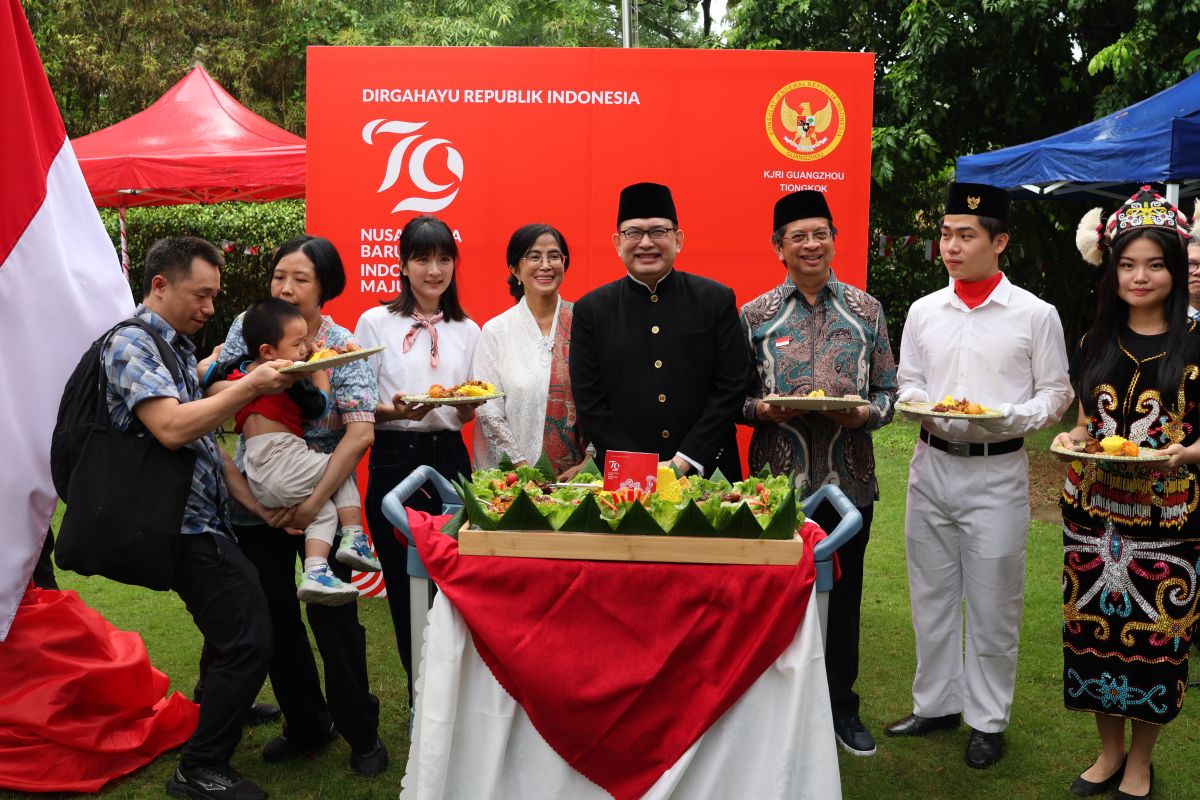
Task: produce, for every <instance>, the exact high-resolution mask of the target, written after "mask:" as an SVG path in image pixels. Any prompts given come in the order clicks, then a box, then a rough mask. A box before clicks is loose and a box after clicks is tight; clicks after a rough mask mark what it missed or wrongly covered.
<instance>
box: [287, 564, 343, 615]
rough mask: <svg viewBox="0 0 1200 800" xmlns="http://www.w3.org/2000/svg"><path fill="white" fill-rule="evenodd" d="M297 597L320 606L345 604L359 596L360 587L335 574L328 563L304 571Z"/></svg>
mask: <svg viewBox="0 0 1200 800" xmlns="http://www.w3.org/2000/svg"><path fill="white" fill-rule="evenodd" d="M296 597H298V598H300V599H301V600H303V601H304V602H306V603H316V604H317V605H319V606H344V605H346V604H347V603H353V602H354V601H355V599H357V598H358V589H355V588H354V587H353V586H351V585H350V584H348V583H345V582H344V581H342V579H341V578H339V577H338V576H337V575H334V574H333V571H332V570H330V569H329V565H328V564H326V565H325V566H323V567H319V568H317V569H312V570H309V571H308V572H306V573H304V578H303V579H302V580H301V581H300V587H299V588H298V589H297V590H296Z"/></svg>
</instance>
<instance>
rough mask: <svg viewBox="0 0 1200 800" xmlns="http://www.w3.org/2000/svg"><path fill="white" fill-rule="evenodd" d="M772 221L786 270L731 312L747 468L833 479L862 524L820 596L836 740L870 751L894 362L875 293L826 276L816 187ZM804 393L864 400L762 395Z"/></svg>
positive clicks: (824, 517)
mask: <svg viewBox="0 0 1200 800" xmlns="http://www.w3.org/2000/svg"><path fill="white" fill-rule="evenodd" d="M773 230H774V233H773V234H772V237H771V241H772V244H774V246H775V254H776V255H777V256H778V257H779V260H780V261H781V262H782V263H783V265H784V267H785V268H786V269H787V278H786V279H785V280H784V282H783V283H782V284H780V285H779V286H777V287H775V288H774V289H772V290H771V291H769V292H767V293H766V294H764V295H762V296H761V297H758V298H756V299H755V300H753V301H751V302H750V303H747V304H746V306H745V307H744V308H743V309H742V314H741V320H742V329H743V331H744V333H745V336H746V340H747V342H748V344H749V347H750V350H751V358H752V360H753V364H752V367H751V370H750V377H749V381H748V384H749V385H748V388H747V397H746V401H745V403H744V404H743V408H742V412H743V416H744V417H745V421H746V422H747V423H748V424H750V425H753V426H754V436H753V437H752V438H751V440H750V472H751V473H752V474H753V473H755V472H757V471H758V470H760V469H761V468H762V467H763V465H768V466H770V468H771V471H772V472H774V473H795V476H796V490H797V491H798V492H800V494H801V496H807V495H809V494H811V493H812V491H813V490H814V489H816V488H817V487H818V486H821V485H823V484H826V483H831V484H834V485H836V486H838V487H840V488H841V490H842V491H843V492H845V493H846V496H847V497H848V498H849V499H850V501H851V502H852V503H854V505H855V506H857V507H858V510H859V511H860V512H861V513H862V518H863V526H862V531H861V532H860V533H859V535H858V536H856V537H854V539H852V540H851V541H850V542H848V543H847V544H845V545H843V546H842V548H841V549H840V550H839V551H838V562H839V564H840V565H841V569H842V577H841V579H840V580H839V581H838V582H837V583H836V584H835V585H834V588H833V591H831V592H830V593H829V625H828V631H829V636H828V640H827V642H826V646H825V649H826V655H825V668H826V674H827V677H828V680H829V694H830V701H831V704H832V708H833V718H834V725H833V727H834V733H835V734H836V735H837V739H838V743H839V744H840V745H841V746H842V747H843V748H844V749H845V750H846V751H847V752H849V753H851V754H853V755H858V756H869V755H873V754H874V753H875V740H874V739H873V738H872V737H871V733H870V731H868V730H867V729H866V727H865V726H864V725H863V723H862V720H861V719H860V718H859V709H858V695H857V694H855V692H854V682H855V680H856V679H857V677H858V627H859V606H860V605H861V601H862V581H863V557H864V555H865V553H866V548H867V540H868V538H869V537H870V535H871V516H872V511H873V509H874V504H875V501H876V500H877V499H878V498H879V483H878V482H877V481H876V480H875V455H874V452H873V451H872V448H871V434H870V431H873V430H875V429H876V428H879V427H881V426H883V425H886V424H887V423H888V422H889V421H890V420H891V418H892V406H893V403H894V402H895V400H896V362H895V359H894V358H893V357H892V349H891V346H890V345H889V343H888V335H887V324H886V323H885V321H884V317H883V308H882V307H881V306H880V304H879V301H878V300H876V299H875V298H874V297H871V295H869V294H867V293H866V292H864V291H862V290H861V289H858V288H857V287H854V286H850V285H849V284H845V283H842V282H841V281H839V280H838V279H837V276H836V275H834V272H833V268H832V263H833V257H834V240H835V239H836V237H837V228H835V227H834V226H833V214H832V213H831V212H830V210H829V205H828V204H827V203H826V201H825V196H824V195H822V194H821V193H820V192H816V191H800V192H794V193H792V194H789V195H787V196H786V197H783V198H782V199H781V200H779V202H777V203H776V204H775V215H774V228H773ZM815 390H821V391H823V392H824V393H825V395H826V396H827V397H842V396H845V395H856V396H858V397H859V398H861V399H863V400H866V401H868V402H867V403H866V404H865V405H860V406H856V407H853V408H847V409H845V410H842V411H814V412H806V411H798V410H795V409H787V408H780V407H778V406H774V405H771V404H769V403H766V402H764V401H763V399H762V398H763V397H765V396H767V395H772V394H779V395H805V394H808V393H809V392H811V391H815ZM814 521H815V522H817V523H818V524H820V525H821V526H822V527H824V528H826V529H827V530H829V529H831V528H832V527H833V526H834V525H835V524H836V523H837V521H838V517H837V515H836V513H834V512H832V511H831V510H830V509H829V508H828V506H827V505H826V506H824V507H823V509H822V512H820V513H818V514H817V516H816V517H815V518H814Z"/></svg>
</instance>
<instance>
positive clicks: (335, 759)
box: [0, 421, 1200, 800]
mask: <svg viewBox="0 0 1200 800" xmlns="http://www.w3.org/2000/svg"><path fill="white" fill-rule="evenodd" d="M915 438H916V426H915V425H914V424H912V423H909V422H903V421H897V422H896V423H894V424H892V425H890V426H888V427H887V428H885V429H883V430H882V431H879V432H878V433H877V434H876V436H875V447H876V457H877V461H878V464H879V479H880V485H881V487H882V488H881V494H882V498H881V499H880V502H879V503H878V505H877V506H876V513H875V522H874V524H873V526H872V538H871V544H870V546H869V548H868V549H867V567H866V586H865V588H864V592H863V621H862V642H863V644H862V665H861V672H860V676H859V681H858V690H859V693H860V694H861V695H862V717H863V721H864V722H865V723H866V724H867V727H868V728H870V729H871V731H872V732H873V733H874V734H875V735H876V737H877V740H878V743H879V752H878V753H877V755H876V756H875V757H873V758H855V757H852V756H849V755H846V754H845V753H841V752H840V751H839V759H840V763H841V771H842V788H843V794H844V796H845V797H846V798H855V799H857V798H862V799H864V800H873V799H874V798H914V799H917V798H919V800H942V799H944V800H951V799H954V800H957V799H958V798H1060V797H1070V796H1071V795H1070V794H1069V792H1068V790H1067V787H1068V786H1069V785H1070V782H1071V780H1072V779H1073V778H1074V776H1075V775H1076V774H1078V773H1079V772H1080V771H1081V770H1082V769H1084V768H1085V767H1086V766H1087V765H1088V764H1089V763H1090V761H1091V759H1092V758H1093V757H1094V756H1095V754H1096V752H1097V739H1096V735H1095V726H1094V724H1093V722H1092V718H1091V716H1090V715H1085V714H1079V713H1074V712H1067V711H1066V710H1065V709H1064V708H1063V706H1062V677H1061V673H1062V656H1061V639H1060V620H1061V592H1060V572H1061V561H1062V549H1061V534H1060V533H1059V528H1058V526H1057V525H1055V524H1053V523H1047V522H1034V523H1033V525H1032V528H1031V531H1030V536H1029V558H1028V578H1027V588H1026V593H1025V619H1024V626H1023V630H1022V637H1021V657H1020V666H1019V669H1018V675H1017V689H1016V701H1015V704H1014V708H1013V715H1012V725H1011V727H1010V728H1009V730H1008V733H1007V736H1006V749H1007V752H1006V755H1005V758H1004V759H1003V760H1002V761H1001V762H1000V763H999V764H998V765H997V766H995V767H993V768H992V769H989V770H986V771H977V770H973V769H970V768H969V767H967V766H966V764H965V763H964V762H963V751H964V749H965V747H966V739H967V729H966V728H965V727H964V728H962V729H961V730H960V731H958V732H956V733H949V732H948V733H937V734H934V735H932V736H929V737H926V738H924V739H889V738H886V737H884V736H883V726H884V725H885V724H887V723H888V722H890V721H892V720H894V719H898V718H899V717H902V716H904V715H905V714H908V713H909V712H910V711H911V710H912V696H911V682H912V673H913V665H914V650H913V633H912V625H911V619H910V608H909V601H908V585H907V578H906V571H905V560H904V499H905V482H906V480H907V476H908V460H909V457H910V456H911V453H912V447H913V441H914V440H915ZM1050 438H1051V436H1050V434H1049V433H1044V434H1041V435H1039V436H1037V437H1033V438H1032V439H1031V440H1030V442H1029V449H1030V451H1031V454H1032V455H1033V456H1034V457H1035V459H1036V458H1038V457H1039V456H1042V454H1043V453H1044V451H1045V449H1046V447H1048V444H1049V440H1050ZM1043 466H1044V462H1043ZM1035 471H1036V470H1035ZM1044 471H1045V472H1046V473H1047V475H1048V476H1049V477H1047V478H1046V481H1047V483H1049V482H1052V481H1053V480H1054V474H1055V471H1054V470H1053V469H1048V470H1044ZM1057 474H1058V475H1059V477H1061V471H1059V472H1058V473H1057ZM1041 488H1042V489H1043V491H1042V493H1041V496H1042V497H1045V496H1046V494H1047V493H1046V491H1044V490H1045V488H1046V487H1041ZM1044 510H1045V509H1043V511H1044ZM1042 516H1043V517H1046V515H1045V514H1043V515H1042ZM60 583H61V585H62V587H63V588H65V589H74V590H75V591H78V592H79V593H80V595H81V596H82V597H83V599H84V600H85V601H86V602H87V603H88V604H89V605H90V606H92V607H93V608H96V609H98V610H99V611H100V612H101V613H102V614H104V616H105V617H107V618H108V619H109V620H110V621H111V622H112V623H113V624H114V625H116V626H117V627H119V628H124V629H127V630H136V631H139V632H140V633H141V634H142V637H143V639H144V640H145V642H146V646H147V649H148V650H149V652H150V657H151V659H152V660H153V662H154V664H155V665H156V666H157V667H158V668H159V669H161V670H162V671H164V672H166V673H167V674H168V675H169V676H170V677H171V687H172V689H174V690H178V691H183V692H185V693H188V692H190V691H191V688H192V685H193V683H194V682H195V680H196V661H197V657H198V655H199V650H200V640H199V636H198V634H197V633H196V630H195V628H193V627H192V624H191V621H190V619H189V618H188V616H187V614H186V612H185V611H184V609H183V606H182V604H181V603H180V602H179V600H178V599H177V598H176V597H175V596H174V595H171V594H166V593H157V592H150V591H148V590H142V589H135V588H130V587H126V586H121V585H119V584H114V583H112V582H110V581H106V580H104V579H100V578H80V577H79V576H76V575H73V574H71V573H63V574H61V575H60ZM360 609H361V611H360V614H361V616H362V619H363V624H364V625H365V626H366V628H367V645H368V650H369V652H368V659H369V663H370V665H371V683H372V690H373V691H374V692H375V693H376V694H377V695H379V697H380V700H381V702H382V708H381V716H382V731H381V735H382V737H383V740H384V742H385V743H386V744H387V746H388V749H389V750H390V751H391V756H392V762H391V765H390V766H389V767H388V770H387V772H385V773H384V774H383V775H382V776H380V777H379V778H376V779H375V780H371V781H368V780H364V779H362V778H359V777H357V776H355V775H354V774H353V773H352V772H350V770H349V767H348V762H347V760H348V758H349V751H348V750H347V748H346V745H345V743H343V742H339V743H338V744H336V745H334V746H332V747H331V748H330V749H329V750H328V751H326V752H325V753H324V754H322V755H321V756H319V757H318V758H316V759H314V760H312V761H301V762H298V763H290V764H284V765H272V764H266V763H264V762H263V761H262V760H261V758H260V757H259V753H260V751H261V749H262V746H263V744H264V743H266V742H267V741H268V740H269V739H270V738H271V737H273V736H275V735H277V734H278V733H279V731H280V724H279V723H278V722H276V723H273V724H270V725H266V726H262V727H259V728H252V729H248V730H247V734H246V737H245V738H244V739H243V741H242V744H241V746H240V747H239V749H238V751H237V754H236V755H235V758H234V764H235V766H237V767H238V768H239V769H241V770H242V771H243V772H244V773H246V774H247V775H248V776H250V777H252V778H253V779H254V780H256V781H258V782H259V783H261V784H262V785H263V786H264V787H265V788H267V789H268V790H269V791H270V793H271V796H272V797H274V798H299V799H301V800H304V799H306V798H338V800H342V799H343V798H344V799H345V800H356V799H357V798H394V797H395V796H396V795H397V793H398V791H399V786H400V778H401V776H402V775H403V771H404V763H405V760H406V757H407V750H408V735H407V725H408V712H407V700H406V698H405V697H404V694H405V692H404V688H403V687H404V674H403V671H402V668H401V666H400V661H399V658H398V657H397V655H396V650H395V646H394V639H393V636H392V630H391V620H390V619H389V617H388V612H387V606H386V603H385V602H383V601H378V600H366V601H363V602H362V603H360ZM1194 693H1196V696H1194V697H1189V698H1188V699H1187V701H1186V702H1185V703H1184V708H1183V712H1182V713H1181V714H1180V716H1179V717H1178V718H1177V719H1176V721H1175V722H1173V723H1172V724H1171V725H1170V726H1168V727H1167V729H1166V730H1165V732H1164V733H1163V736H1162V737H1161V738H1160V740H1159V744H1158V748H1157V751H1156V758H1155V763H1156V765H1157V769H1156V778H1157V781H1156V784H1155V797H1157V798H1179V799H1180V800H1186V799H1187V798H1194V797H1200V758H1197V753H1200V747H1197V745H1198V743H1200V722H1198V721H1197V714H1198V712H1197V710H1196V703H1197V702H1200V690H1194ZM262 699H264V700H268V701H269V700H271V694H270V686H269V685H268V686H267V687H266V688H265V689H264V690H263V695H262ZM175 760H176V756H175V754H173V753H172V754H167V755H164V756H162V757H161V758H159V759H158V760H156V761H155V762H154V763H153V764H151V765H150V766H148V767H147V768H145V769H143V770H141V771H140V772H138V773H136V774H134V775H132V776H130V777H129V778H127V779H125V780H122V781H119V782H117V783H115V784H113V785H111V786H110V787H108V789H107V790H106V791H104V792H103V796H104V797H105V798H114V799H115V798H122V799H124V798H130V799H136V800H141V799H142V798H160V797H163V796H164V792H163V788H162V787H163V783H164V782H165V781H166V779H167V776H168V775H169V774H170V771H171V769H173V767H174V764H175ZM20 796H23V795H15V794H11V793H4V792H0V797H3V798H12V797H20ZM39 797H46V795H39ZM479 800H483V798H480V799H479ZM683 800H692V798H685V799H683ZM696 800H700V799H699V798H697V799H696ZM713 800H742V799H741V798H713ZM748 800H749V799H748Z"/></svg>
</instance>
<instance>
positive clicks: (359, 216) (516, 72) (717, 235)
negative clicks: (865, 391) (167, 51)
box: [308, 47, 874, 391]
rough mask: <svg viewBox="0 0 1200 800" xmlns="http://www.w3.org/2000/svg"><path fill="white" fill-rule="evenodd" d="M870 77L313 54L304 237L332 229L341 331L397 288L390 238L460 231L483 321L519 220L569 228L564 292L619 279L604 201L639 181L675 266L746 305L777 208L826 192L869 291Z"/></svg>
mask: <svg viewBox="0 0 1200 800" xmlns="http://www.w3.org/2000/svg"><path fill="white" fill-rule="evenodd" d="M873 69H874V56H872V55H871V54H869V53H808V52H758V51H728V50H639V49H634V50H617V49H582V48H566V49H559V48H490V47H479V48H424V47H412V48H409V47H387V48H383V47H380V48H374V47H371V48H327V47H315V48H309V51H308V229H309V232H310V233H313V234H317V235H321V236H326V237H329V238H330V239H332V240H333V242H334V243H335V244H336V245H337V248H338V250H339V252H340V253H341V254H342V258H343V260H344V261H345V264H346V271H347V277H348V279H349V280H348V287H347V291H346V293H345V294H344V295H342V297H340V298H338V299H337V300H335V301H332V302H331V303H329V304H328V306H327V310H328V311H329V312H330V313H331V314H332V315H333V317H334V318H335V319H336V320H337V321H338V322H340V323H341V324H343V325H345V326H346V327H348V328H350V329H353V328H354V327H355V324H356V322H357V320H358V316H359V314H361V313H362V311H364V310H365V309H367V308H369V307H371V306H373V305H375V304H376V303H377V302H378V301H379V300H384V299H389V298H391V297H393V296H394V295H395V294H396V292H397V290H398V288H399V286H400V281H399V266H398V263H397V262H398V260H399V258H398V254H399V244H398V240H399V235H400V231H401V229H402V228H403V226H404V224H405V223H406V222H407V221H408V220H410V219H412V218H413V217H414V216H416V215H418V214H421V213H433V214H436V215H437V216H438V217H440V218H441V219H443V220H445V221H446V222H447V223H448V224H449V226H450V227H451V228H452V229H453V230H454V231H455V234H456V236H457V237H458V239H459V243H460V249H461V253H462V261H461V263H460V266H459V273H458V275H459V277H458V280H459V286H460V292H461V296H462V299H463V304H464V306H465V307H466V309H467V312H468V313H469V314H470V315H471V317H472V318H473V319H475V320H476V321H477V322H479V323H480V324H482V323H483V322H485V321H486V320H488V319H490V318H491V317H493V316H495V315H496V314H498V313H500V312H501V311H503V310H505V309H506V308H508V307H509V306H510V305H511V302H512V301H511V298H510V297H509V296H508V294H507V288H506V286H505V278H506V275H507V270H506V268H505V264H504V251H505V246H506V245H507V243H508V238H509V236H510V235H511V234H512V232H513V231H514V230H516V229H517V228H518V227H520V226H521V225H523V224H525V223H528V222H547V223H550V224H551V225H554V226H555V227H557V228H559V229H560V230H561V231H562V232H563V233H564V235H565V236H566V239H567V243H568V244H569V245H570V248H571V255H572V260H571V268H570V270H569V272H568V274H567V277H566V280H565V282H564V283H563V287H562V293H563V296H564V297H565V298H566V299H568V300H574V299H576V298H578V297H579V296H580V295H582V294H584V293H585V292H587V291H588V290H589V289H592V288H594V287H596V286H599V285H600V284H602V283H606V282H608V281H611V280H614V279H616V278H618V277H620V276H621V275H623V274H625V272H624V267H623V266H622V264H621V262H620V261H619V260H618V259H617V257H616V254H615V251H614V249H613V245H612V233H613V231H614V230H615V226H616V208H617V195H618V193H619V192H620V190H621V187H623V186H625V185H627V184H630V183H635V182H638V181H656V182H659V183H665V184H667V185H669V186H670V187H671V190H672V192H673V194H674V197H675V204H676V207H677V209H678V212H679V227H680V229H681V230H683V231H684V233H685V234H686V240H685V246H684V248H683V252H682V253H681V254H680V255H679V257H678V259H677V260H676V266H677V267H679V268H681V269H683V270H685V271H688V272H693V273H697V274H700V275H706V276H708V277H710V278H714V279H716V280H718V281H721V282H723V283H725V284H727V285H729V286H732V287H733V289H734V290H735V292H736V293H737V298H738V303H739V304H742V303H745V302H748V301H749V300H751V299H753V298H754V297H756V296H757V295H759V294H761V293H762V292H764V291H766V290H767V289H769V288H771V287H772V286H775V285H776V284H778V283H780V282H781V281H782V280H783V278H784V276H785V273H784V269H783V266H782V265H781V264H780V263H779V261H778V259H777V258H776V256H775V253H774V251H773V250H772V248H771V243H770V234H771V210H772V206H773V204H774V203H775V201H776V200H777V199H778V198H779V197H781V196H782V195H784V194H787V193H788V192H791V191H794V190H797V189H807V188H815V189H820V190H821V191H824V192H825V193H826V197H827V198H828V201H829V205H830V207H831V209H832V211H833V214H834V218H835V221H836V223H837V227H838V230H839V235H838V240H837V256H836V258H835V260H834V268H835V269H836V271H837V273H838V277H839V278H841V279H842V280H844V281H848V282H850V283H854V284H856V285H858V286H863V285H864V284H865V279H866V263H867V248H868V246H869V242H868V231H867V209H868V205H869V199H870V198H869V193H870V164H871V102H872V93H873ZM425 388H427V387H411V390H413V391H422V390H424V389H425Z"/></svg>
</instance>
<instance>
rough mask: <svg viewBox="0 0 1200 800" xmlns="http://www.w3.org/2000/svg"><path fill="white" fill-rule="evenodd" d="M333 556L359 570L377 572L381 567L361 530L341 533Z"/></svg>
mask: <svg viewBox="0 0 1200 800" xmlns="http://www.w3.org/2000/svg"><path fill="white" fill-rule="evenodd" d="M334 558H336V559H337V560H338V561H340V562H342V563H343V564H346V565H348V566H351V567H354V568H355V569H357V570H359V571H361V572H379V571H380V570H381V569H383V567H381V566H380V564H379V559H378V558H376V557H375V553H374V552H372V550H371V542H370V541H368V539H367V535H366V534H365V533H363V532H362V531H358V532H357V533H351V534H342V542H341V544H339V545H338V549H337V553H336V554H335V555H334Z"/></svg>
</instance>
